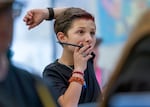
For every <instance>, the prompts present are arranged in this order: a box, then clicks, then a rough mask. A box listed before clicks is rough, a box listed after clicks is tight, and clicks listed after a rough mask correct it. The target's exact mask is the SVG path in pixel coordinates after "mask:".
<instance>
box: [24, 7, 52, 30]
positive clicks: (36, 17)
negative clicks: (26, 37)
mask: <svg viewBox="0 0 150 107" xmlns="http://www.w3.org/2000/svg"><path fill="white" fill-rule="evenodd" d="M48 17H49V12H48V9H31V10H29V11H28V12H27V14H26V15H25V17H24V19H23V21H24V22H25V23H26V25H27V26H29V27H28V28H29V29H32V28H34V27H36V26H37V25H39V24H40V23H41V22H42V21H43V20H45V19H48Z"/></svg>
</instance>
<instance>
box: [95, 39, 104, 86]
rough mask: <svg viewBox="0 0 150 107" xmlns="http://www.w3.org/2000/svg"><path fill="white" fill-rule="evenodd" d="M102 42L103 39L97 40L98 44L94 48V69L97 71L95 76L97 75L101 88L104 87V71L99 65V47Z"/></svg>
mask: <svg viewBox="0 0 150 107" xmlns="http://www.w3.org/2000/svg"><path fill="white" fill-rule="evenodd" d="M101 42H102V39H101V38H96V44H95V46H94V53H95V55H96V56H95V58H94V69H95V74H96V79H97V81H98V83H99V86H102V69H101V68H100V66H99V65H98V61H99V56H100V53H99V46H100V44H101Z"/></svg>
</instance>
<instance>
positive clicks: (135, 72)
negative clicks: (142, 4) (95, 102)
mask: <svg viewBox="0 0 150 107" xmlns="http://www.w3.org/2000/svg"><path fill="white" fill-rule="evenodd" d="M131 92H136V93H137V95H138V93H140V92H150V10H148V11H146V12H145V13H144V14H143V15H142V16H141V18H140V19H139V22H138V23H137V25H136V26H135V27H134V29H133V31H132V32H131V35H129V38H128V41H127V42H126V45H125V47H124V50H123V53H122V56H121V57H120V60H119V62H118V64H117V66H116V69H115V70H114V74H113V75H112V77H111V78H110V81H109V83H108V86H107V89H106V92H105V95H104V96H105V98H104V100H103V101H102V103H101V107H109V106H110V105H109V102H110V101H112V98H114V96H115V95H116V94H118V93H126V94H128V93H131ZM125 101H126V103H129V102H128V101H129V100H125ZM110 107H111V106H110Z"/></svg>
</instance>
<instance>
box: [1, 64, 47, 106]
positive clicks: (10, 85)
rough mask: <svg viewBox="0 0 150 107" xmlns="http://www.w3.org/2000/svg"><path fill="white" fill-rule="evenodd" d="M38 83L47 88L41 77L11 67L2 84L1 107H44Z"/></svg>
mask: <svg viewBox="0 0 150 107" xmlns="http://www.w3.org/2000/svg"><path fill="white" fill-rule="evenodd" d="M36 83H38V84H41V83H42V84H43V86H46V84H45V83H44V81H43V80H42V79H41V78H40V77H38V76H36V75H32V74H31V73H29V72H27V71H26V70H23V69H20V68H17V67H15V66H13V65H10V67H9V71H8V74H7V77H6V79H5V80H4V81H1V82H0V107H44V106H43V105H42V103H43V102H42V101H41V98H40V97H39V94H38V92H37V89H36ZM48 90H49V89H48Z"/></svg>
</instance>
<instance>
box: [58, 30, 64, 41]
mask: <svg viewBox="0 0 150 107" xmlns="http://www.w3.org/2000/svg"><path fill="white" fill-rule="evenodd" d="M57 39H58V41H60V42H65V41H66V36H65V35H64V33H63V32H58V33H57Z"/></svg>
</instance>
